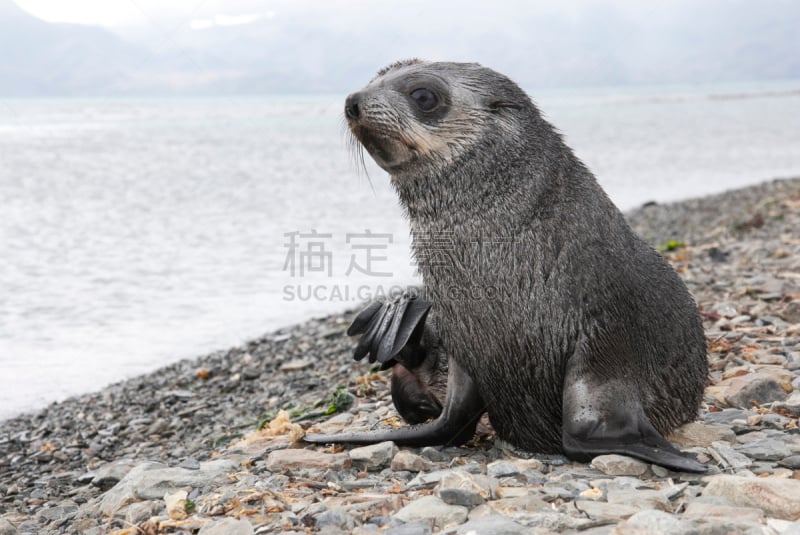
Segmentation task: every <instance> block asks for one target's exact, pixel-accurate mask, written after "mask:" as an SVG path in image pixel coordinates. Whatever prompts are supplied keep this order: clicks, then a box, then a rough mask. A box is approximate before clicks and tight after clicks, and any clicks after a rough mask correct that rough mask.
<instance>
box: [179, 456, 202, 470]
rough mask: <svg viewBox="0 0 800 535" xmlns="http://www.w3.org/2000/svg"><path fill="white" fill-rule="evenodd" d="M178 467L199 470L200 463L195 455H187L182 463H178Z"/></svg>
mask: <svg viewBox="0 0 800 535" xmlns="http://www.w3.org/2000/svg"><path fill="white" fill-rule="evenodd" d="M178 468H186V469H187V470H199V469H200V463H199V462H197V460H196V459H195V458H193V457H187V458H186V459H184V460H183V462H182V463H181V464H179V465H178Z"/></svg>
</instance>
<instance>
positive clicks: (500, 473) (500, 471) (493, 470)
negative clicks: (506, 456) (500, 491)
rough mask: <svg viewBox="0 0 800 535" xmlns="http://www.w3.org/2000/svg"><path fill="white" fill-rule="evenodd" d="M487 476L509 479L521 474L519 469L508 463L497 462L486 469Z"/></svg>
mask: <svg viewBox="0 0 800 535" xmlns="http://www.w3.org/2000/svg"><path fill="white" fill-rule="evenodd" d="M486 474H487V475H489V476H490V477H509V476H515V475H517V474H519V468H518V467H517V465H515V464H514V463H510V462H508V461H495V462H493V463H489V465H488V466H487V467H486Z"/></svg>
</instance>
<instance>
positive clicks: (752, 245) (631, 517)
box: [0, 178, 800, 535]
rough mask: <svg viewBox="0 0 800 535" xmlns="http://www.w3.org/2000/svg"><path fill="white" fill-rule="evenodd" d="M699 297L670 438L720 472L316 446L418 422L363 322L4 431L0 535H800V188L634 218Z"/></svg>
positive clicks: (734, 194) (301, 335)
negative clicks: (409, 418) (317, 437)
mask: <svg viewBox="0 0 800 535" xmlns="http://www.w3.org/2000/svg"><path fill="white" fill-rule="evenodd" d="M626 216H627V218H628V220H629V222H630V223H631V225H632V227H633V228H634V230H636V231H637V232H638V233H639V234H640V235H641V236H643V237H644V238H645V239H646V240H647V241H648V242H650V243H651V244H652V245H653V246H654V247H656V248H657V249H658V250H659V251H661V253H662V254H663V255H664V256H665V257H666V258H667V259H668V260H669V261H670V262H671V263H672V265H673V267H674V268H675V269H676V270H677V272H678V273H679V274H680V275H681V277H682V278H683V280H684V281H685V282H686V284H687V286H688V288H689V290H690V292H691V293H692V295H693V296H694V298H695V300H696V302H697V304H698V307H699V309H700V313H701V315H702V317H703V320H704V327H705V332H706V338H707V343H708V363H709V383H708V387H707V388H706V392H705V399H704V402H703V405H702V407H701V410H700V412H699V414H698V419H697V421H696V422H694V423H692V424H689V425H687V426H684V427H683V428H680V429H678V430H677V431H676V432H675V433H674V434H673V435H672V436H670V437H668V438H669V439H670V440H671V441H672V442H673V443H674V444H675V445H676V446H677V447H679V448H681V449H682V450H684V451H686V452H691V453H692V454H694V455H695V456H696V457H697V458H698V459H699V460H700V461H701V462H703V463H704V464H705V465H706V466H707V468H708V472H707V473H706V474H687V473H680V472H671V471H669V470H666V469H664V468H662V467H660V466H656V465H652V464H648V463H645V462H642V461H639V460H636V459H632V458H629V457H624V456H620V455H603V456H600V457H597V458H595V459H594V460H593V461H592V462H591V463H574V462H571V461H570V460H568V459H566V458H565V457H563V456H560V455H543V454H531V453H529V452H524V451H518V450H515V449H514V448H513V447H511V446H510V445H508V444H505V443H503V442H502V441H501V440H499V439H496V438H495V437H493V436H492V434H491V432H487V433H480V434H477V435H476V436H475V438H474V439H473V441H471V442H470V443H468V444H466V445H464V446H462V447H458V448H442V447H436V448H431V447H428V448H406V447H403V448H398V447H397V446H395V445H394V444H392V443H382V444H375V445H372V446H366V447H352V446H335V447H323V446H312V445H309V444H305V443H303V442H302V441H300V439H301V437H302V435H303V433H304V432H305V431H306V430H308V429H313V430H315V431H321V432H337V431H340V430H345V429H347V430H359V429H369V428H376V427H380V426H402V425H405V424H404V422H402V420H400V419H399V418H398V416H397V414H396V412H395V411H394V408H393V406H392V403H391V397H390V394H389V377H390V375H389V374H390V372H388V371H387V372H378V371H374V370H371V369H370V367H369V365H368V364H365V363H355V362H353V361H352V359H351V352H352V349H353V347H354V341H353V340H352V339H349V338H348V337H347V336H346V335H345V330H346V329H347V326H348V325H349V323H350V321H351V320H352V318H353V315H354V312H355V311H352V310H349V311H345V312H343V313H341V314H337V315H332V316H328V317H324V318H315V319H311V320H309V321H307V322H305V323H303V324H300V325H297V326H294V327H290V328H285V329H280V330H278V331H276V332H272V333H268V334H265V335H264V336H262V337H260V338H257V339H254V340H252V341H250V342H248V343H246V344H244V345H242V346H240V347H234V348H230V349H227V350H221V351H217V352H214V353H211V354H209V355H205V356H202V357H199V358H196V359H191V360H184V361H181V362H179V363H176V364H173V365H170V366H167V367H165V368H163V369H160V370H158V371H156V372H153V373H151V374H148V375H145V376H141V377H137V378H134V379H130V380H126V381H124V382H120V383H117V384H114V385H111V386H109V387H107V388H104V389H103V390H101V391H98V392H93V393H89V394H85V395H81V396H77V397H74V398H70V399H68V400H66V401H63V402H60V403H54V404H52V405H50V406H49V407H47V408H46V409H44V410H41V411H39V412H35V413H31V414H24V415H21V416H18V417H16V418H12V419H10V420H7V421H4V422H0V535H18V534H19V535H21V534H51V533H53V534H55V533H77V534H87V535H100V534H109V533H110V534H115V535H134V534H148V535H150V534H158V533H183V534H196V533H200V534H201V535H215V534H217V535H218V534H232V535H239V534H241V535H248V534H265V533H298V534H302V533H328V534H339V533H356V534H379V533H381V534H383V533H385V534H389V535H416V534H419V535H424V534H429V533H457V534H468V533H469V534H506V533H509V534H510V533H530V534H549V533H582V534H591V535H600V534H620V535H622V534H645V533H675V534H690V533H692V534H727V533H747V534H752V535H755V534H765V535H766V534H785V535H798V534H800V429H799V428H798V418H800V178H794V179H785V180H773V181H770V182H765V183H763V184H760V185H757V186H753V187H748V188H744V189H739V190H734V191H729V192H725V193H721V194H716V195H713V196H708V197H702V198H698V199H692V200H687V201H682V202H677V203H670V204H652V205H645V206H643V207H641V208H639V209H636V210H634V211H631V212H629V213H627V214H626Z"/></svg>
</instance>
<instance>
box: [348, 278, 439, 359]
mask: <svg viewBox="0 0 800 535" xmlns="http://www.w3.org/2000/svg"><path fill="white" fill-rule="evenodd" d="M430 308H431V303H430V302H428V301H425V300H423V299H420V298H417V297H413V296H411V295H410V294H408V293H404V294H403V295H402V296H401V297H398V298H397V299H395V300H394V301H389V302H386V303H383V304H381V303H379V302H374V303H371V304H370V305H369V306H367V307H366V308H365V309H364V310H362V311H361V312H359V314H358V315H357V316H356V319H355V320H353V323H352V325H350V327H349V328H348V329H347V334H348V335H349V336H355V335H359V334H363V336H362V337H361V340H360V341H359V342H358V346H356V349H355V351H354V352H353V358H354V359H355V360H361V359H363V358H364V357H365V356H367V355H369V361H370V362H375V361H376V360H377V361H378V362H380V363H381V364H383V365H384V368H386V367H391V365H392V364H393V362H392V359H393V358H394V357H395V356H396V355H397V354H398V353H400V351H401V350H402V349H403V347H405V346H406V344H409V343H417V342H419V339H420V338H421V336H422V330H423V328H424V325H425V318H426V317H427V315H428V311H429V310H430Z"/></svg>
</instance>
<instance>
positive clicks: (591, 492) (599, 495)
mask: <svg viewBox="0 0 800 535" xmlns="http://www.w3.org/2000/svg"><path fill="white" fill-rule="evenodd" d="M578 496H580V497H581V498H583V499H585V500H594V501H597V500H602V499H603V491H602V490H600V489H598V488H591V489H586V490H584V491H582V492H581V493H580V494H578Z"/></svg>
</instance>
